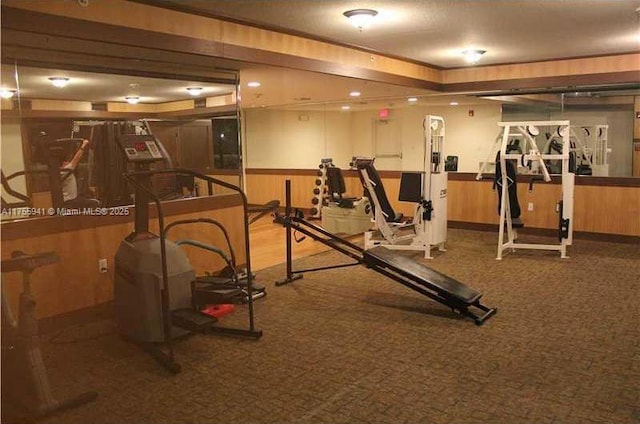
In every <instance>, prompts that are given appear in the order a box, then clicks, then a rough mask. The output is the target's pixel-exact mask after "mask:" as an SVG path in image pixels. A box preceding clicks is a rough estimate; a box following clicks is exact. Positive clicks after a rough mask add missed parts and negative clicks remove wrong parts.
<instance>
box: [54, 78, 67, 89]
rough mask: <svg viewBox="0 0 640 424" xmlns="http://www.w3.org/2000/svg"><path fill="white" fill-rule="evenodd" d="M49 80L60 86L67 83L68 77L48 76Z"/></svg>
mask: <svg viewBox="0 0 640 424" xmlns="http://www.w3.org/2000/svg"><path fill="white" fill-rule="evenodd" d="M49 81H51V84H53V85H54V86H56V87H58V88H62V87H64V86H66V85H67V84H69V78H67V77H50V78H49Z"/></svg>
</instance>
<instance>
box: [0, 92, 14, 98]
mask: <svg viewBox="0 0 640 424" xmlns="http://www.w3.org/2000/svg"><path fill="white" fill-rule="evenodd" d="M14 94H16V90H0V97H2V98H3V99H10V98H12V97H13V96H14Z"/></svg>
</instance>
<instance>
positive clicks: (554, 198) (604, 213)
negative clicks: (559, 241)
mask: <svg viewBox="0 0 640 424" xmlns="http://www.w3.org/2000/svg"><path fill="white" fill-rule="evenodd" d="M312 173H313V171H311V170H308V171H306V174H305V173H304V172H303V170H291V171H290V172H289V173H287V172H285V171H282V172H281V173H252V171H251V170H247V185H246V187H247V195H248V197H249V201H250V202H252V203H266V202H267V201H269V200H272V199H278V200H280V202H281V203H282V204H283V205H284V186H285V180H286V179H290V180H291V197H292V203H293V206H294V207H297V208H304V209H309V208H311V207H312V205H311V198H312V197H313V195H312V190H313V188H314V187H315V184H314V181H315V179H316V177H315V176H314V175H312ZM382 181H383V184H384V187H385V191H386V193H387V197H388V198H389V201H390V202H391V205H392V207H393V208H394V209H395V210H396V211H397V212H402V213H403V214H405V215H408V216H412V215H413V213H414V205H413V204H412V203H407V202H399V201H398V200H397V199H398V193H399V189H400V179H399V178H398V177H383V178H382ZM345 185H346V187H347V192H348V193H349V194H353V195H355V196H361V195H362V188H361V186H360V182H359V180H358V178H357V177H355V176H352V175H345ZM492 186H493V183H492V182H491V181H475V180H472V181H468V180H459V179H456V177H455V176H453V175H451V174H450V178H449V183H448V191H449V193H448V219H449V221H460V222H468V223H479V224H498V220H499V216H498V206H497V193H496V192H495V191H494V190H493V188H492ZM561 199H562V193H561V186H560V185H559V184H545V183H537V184H535V185H534V186H533V191H532V192H529V186H528V184H526V183H521V184H519V185H518V200H519V203H520V208H521V210H522V215H521V218H522V221H523V222H524V223H525V225H526V226H527V227H531V228H547V229H555V228H557V226H558V214H557V213H556V204H557V202H558V201H559V200H561ZM529 203H533V211H531V212H529V211H528V210H527V209H528V208H527V206H528V204H529ZM639 216H640V188H638V187H611V186H599V185H593V186H590V185H577V186H576V188H575V192H574V230H576V231H586V232H594V233H604V234H620V235H628V236H640V219H638V217H639Z"/></svg>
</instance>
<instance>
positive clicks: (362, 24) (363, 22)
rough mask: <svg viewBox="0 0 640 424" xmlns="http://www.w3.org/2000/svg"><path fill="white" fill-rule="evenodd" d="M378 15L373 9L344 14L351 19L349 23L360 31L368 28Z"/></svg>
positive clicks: (349, 11)
mask: <svg viewBox="0 0 640 424" xmlns="http://www.w3.org/2000/svg"><path fill="white" fill-rule="evenodd" d="M377 14H378V12H377V11H376V10H373V9H353V10H347V11H346V12H344V13H343V15H344V16H346V17H347V19H349V22H351V24H352V25H353V26H354V27H356V28H358V29H359V30H360V31H362V30H363V29H365V28H366V27H368V26H369V24H371V21H373V18H374V17H375V16H376V15H377Z"/></svg>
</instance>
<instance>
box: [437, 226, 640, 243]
mask: <svg viewBox="0 0 640 424" xmlns="http://www.w3.org/2000/svg"><path fill="white" fill-rule="evenodd" d="M447 226H448V227H449V228H458V229H462V230H473V231H487V232H495V233H497V232H498V229H499V226H498V225H497V224H483V223H478V222H463V221H447ZM518 232H519V233H522V234H531V235H537V236H544V237H557V236H558V231H557V230H554V229H551V228H532V227H524V228H521V229H519V230H518ZM573 237H574V238H577V239H584V240H594V241H606V242H613V243H627V244H638V243H640V237H638V236H628V235H624V234H607V233H590V232H588V231H574V232H573Z"/></svg>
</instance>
